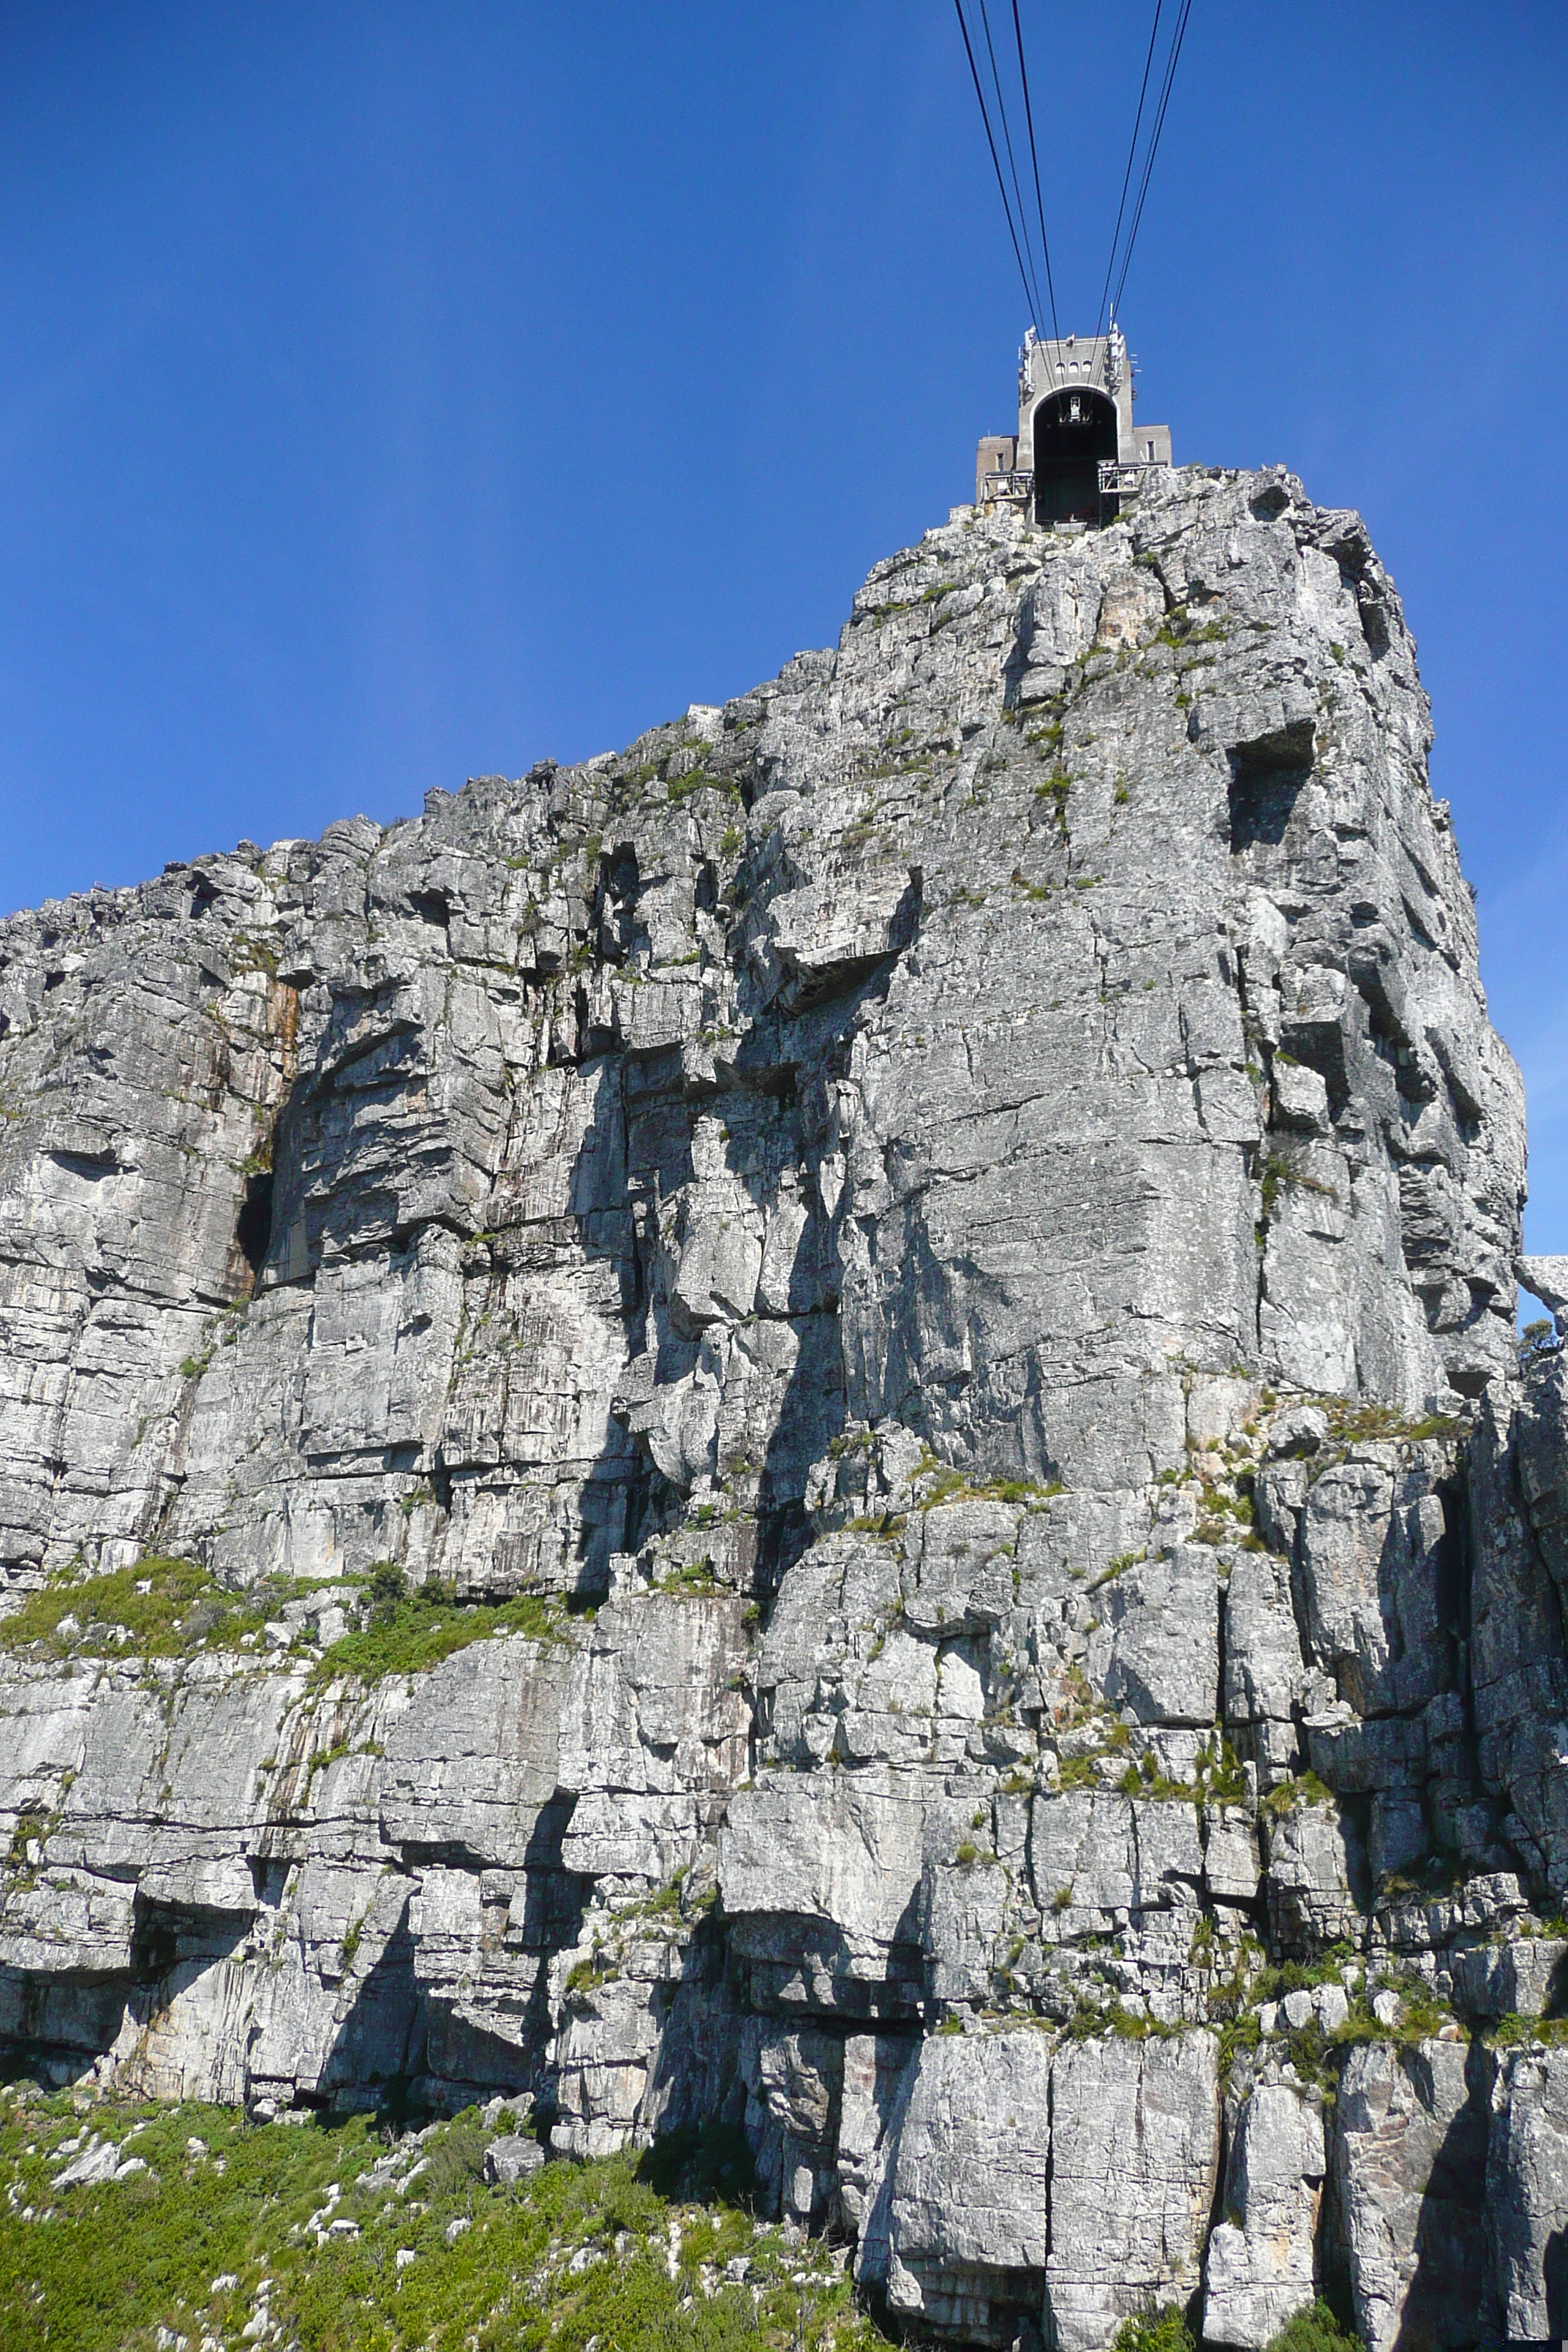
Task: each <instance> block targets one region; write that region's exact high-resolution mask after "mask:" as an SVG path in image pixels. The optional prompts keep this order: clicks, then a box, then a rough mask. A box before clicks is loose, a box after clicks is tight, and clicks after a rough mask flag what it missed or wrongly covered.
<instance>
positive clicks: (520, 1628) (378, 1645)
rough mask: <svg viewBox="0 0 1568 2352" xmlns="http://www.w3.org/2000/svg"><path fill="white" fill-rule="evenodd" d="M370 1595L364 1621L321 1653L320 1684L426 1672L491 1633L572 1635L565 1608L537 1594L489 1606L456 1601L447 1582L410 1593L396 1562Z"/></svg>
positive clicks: (382, 1565)
mask: <svg viewBox="0 0 1568 2352" xmlns="http://www.w3.org/2000/svg"><path fill="white" fill-rule="evenodd" d="M368 1591H369V1601H370V1607H369V1611H368V1613H367V1615H366V1618H365V1622H364V1623H363V1625H361V1626H360V1627H359V1628H358V1630H357V1631H356V1632H354V1633H345V1634H344V1635H343V1637H342V1640H341V1641H338V1642H334V1643H332V1645H331V1649H330V1650H324V1651H323V1652H322V1654H321V1658H320V1659H319V1660H318V1661H317V1664H316V1669H315V1679H316V1680H317V1682H318V1683H320V1682H325V1681H329V1680H331V1679H333V1678H335V1677H336V1676H338V1675H357V1676H358V1677H359V1679H360V1680H361V1681H362V1682H379V1681H380V1680H381V1679H382V1677H383V1676H384V1675H417V1674H426V1673H428V1671H429V1669H430V1668H431V1667H432V1666H438V1665H439V1664H441V1661H442V1660H443V1659H444V1658H449V1657H450V1656H451V1655H452V1654H453V1652H454V1651H456V1650H462V1649H466V1648H467V1647H468V1643H470V1642H482V1641H485V1640H487V1639H488V1638H489V1635H490V1634H492V1633H527V1634H530V1635H531V1637H532V1638H533V1640H535V1641H536V1642H552V1641H563V1640H564V1639H565V1638H566V1634H565V1628H564V1627H563V1623H562V1619H561V1612H560V1609H559V1605H558V1604H557V1603H556V1602H555V1601H553V1600H551V1599H547V1598H546V1597H545V1596H543V1595H542V1594H541V1593H537V1592H523V1593H520V1594H519V1595H518V1597H517V1599H516V1600H515V1601H458V1599H457V1597H456V1595H455V1594H454V1593H453V1591H452V1589H451V1587H450V1586H449V1585H445V1584H420V1585H416V1586H415V1587H414V1589H413V1590H412V1591H409V1590H408V1588H407V1587H406V1586H405V1582H404V1577H403V1571H402V1570H401V1569H400V1568H398V1567H396V1566H395V1563H393V1562H392V1561H390V1560H383V1561H380V1562H379V1563H378V1564H377V1566H376V1567H375V1568H374V1569H373V1570H371V1574H370V1582H369V1588H368Z"/></svg>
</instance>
